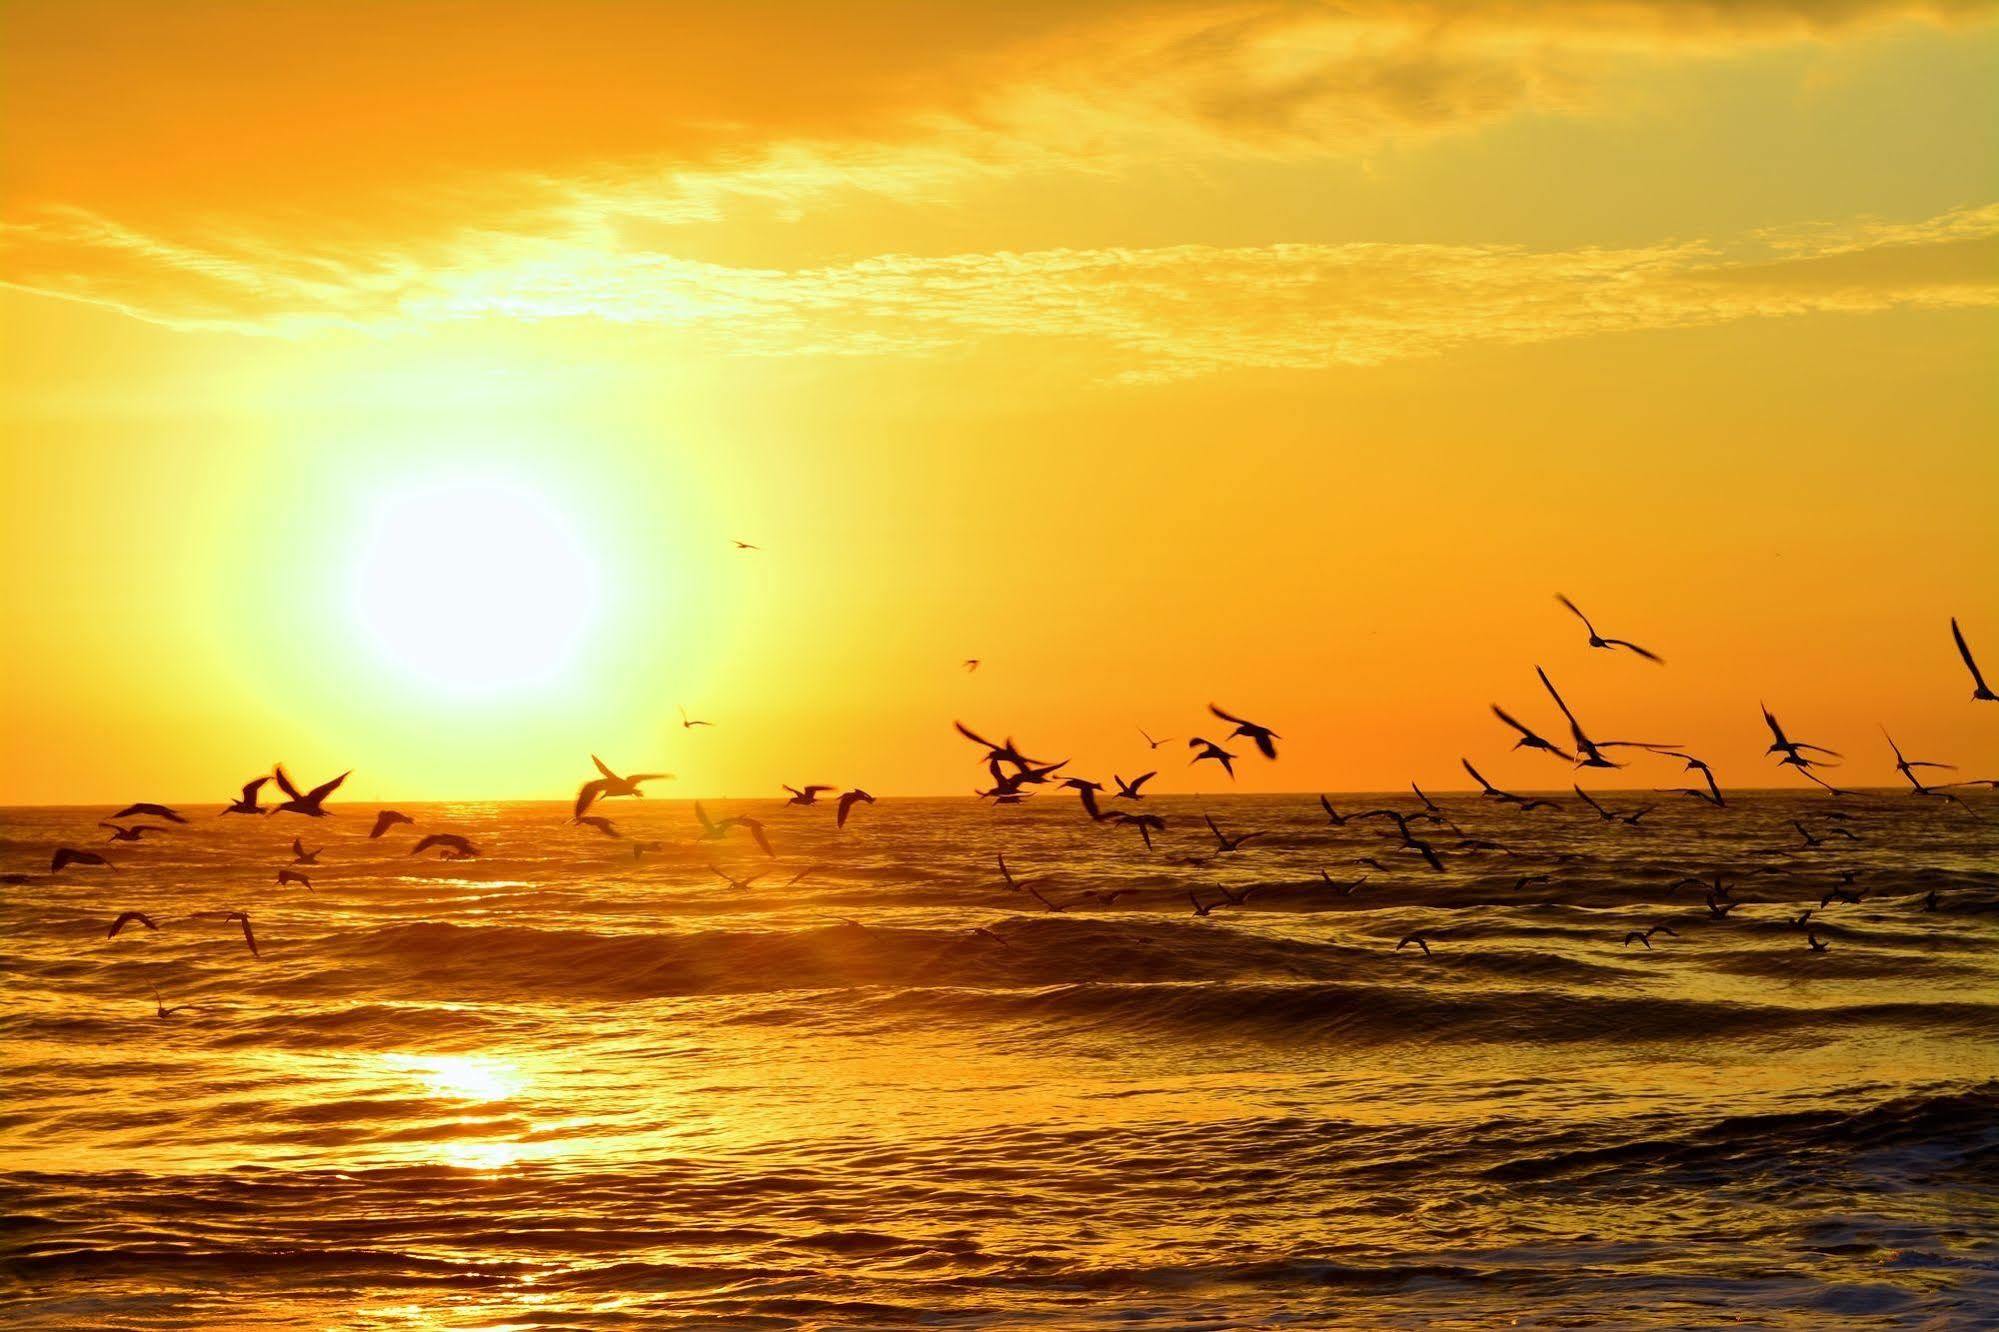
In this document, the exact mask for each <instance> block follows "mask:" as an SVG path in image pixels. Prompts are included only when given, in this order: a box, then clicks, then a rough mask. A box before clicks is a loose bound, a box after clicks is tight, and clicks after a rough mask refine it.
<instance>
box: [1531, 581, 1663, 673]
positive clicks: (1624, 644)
mask: <svg viewBox="0 0 1999 1332" xmlns="http://www.w3.org/2000/svg"><path fill="white" fill-rule="evenodd" d="M1555 600H1557V601H1559V602H1561V603H1562V604H1563V605H1564V606H1567V607H1568V608H1569V611H1570V612H1571V613H1572V614H1573V615H1574V616H1575V617H1576V618H1577V619H1578V620H1581V621H1582V622H1583V628H1585V629H1587V630H1589V645H1590V646H1591V647H1593V648H1629V649H1631V650H1632V651H1633V652H1636V653H1637V654H1638V655H1639V656H1641V657H1643V658H1645V660H1647V661H1651V662H1657V663H1658V664H1659V665H1661V666H1663V665H1665V664H1666V663H1665V661H1664V660H1663V659H1661V658H1660V657H1659V656H1658V654H1657V653H1652V652H1647V651H1646V650H1645V649H1644V648H1642V647H1639V646H1638V645H1637V644H1636V643H1633V642H1630V641H1629V640H1627V639H1622V638H1605V637H1604V636H1603V635H1602V634H1599V633H1598V632H1597V631H1596V626H1595V625H1593V624H1591V623H1590V622H1589V616H1587V615H1585V614H1583V613H1582V609H1581V608H1580V607H1579V606H1577V605H1576V603H1575V602H1573V601H1570V600H1569V599H1568V598H1567V597H1565V596H1563V595H1562V594H1561V593H1559V592H1557V593H1556V594H1555Z"/></svg>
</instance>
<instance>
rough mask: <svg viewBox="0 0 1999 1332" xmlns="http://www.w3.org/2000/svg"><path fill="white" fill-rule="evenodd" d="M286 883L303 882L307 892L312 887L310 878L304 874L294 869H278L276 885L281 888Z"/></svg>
mask: <svg viewBox="0 0 1999 1332" xmlns="http://www.w3.org/2000/svg"><path fill="white" fill-rule="evenodd" d="M288 883H297V884H303V885H304V886H305V888H306V890H307V891H308V892H309V891H311V889H312V880H311V879H308V878H306V877H305V875H303V874H300V873H299V872H298V871H297V870H294V869H281V870H279V871H278V887H280V888H282V887H284V886H285V885H286V884H288Z"/></svg>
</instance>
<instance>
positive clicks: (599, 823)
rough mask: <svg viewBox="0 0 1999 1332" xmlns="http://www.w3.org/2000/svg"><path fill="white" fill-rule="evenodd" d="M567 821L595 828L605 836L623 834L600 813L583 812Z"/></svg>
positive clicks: (619, 835) (620, 835)
mask: <svg viewBox="0 0 1999 1332" xmlns="http://www.w3.org/2000/svg"><path fill="white" fill-rule="evenodd" d="M569 821H570V822H571V823H575V824H580V825H581V826H583V827H585V828H595V829H596V830H597V831H598V832H599V833H601V834H603V835H604V836H606V837H623V836H624V834H623V833H621V832H619V831H618V825H617V824H615V823H613V822H611V821H610V820H609V819H607V818H605V817H604V816H603V815H602V814H583V815H580V816H578V817H576V818H573V819H571V820H569Z"/></svg>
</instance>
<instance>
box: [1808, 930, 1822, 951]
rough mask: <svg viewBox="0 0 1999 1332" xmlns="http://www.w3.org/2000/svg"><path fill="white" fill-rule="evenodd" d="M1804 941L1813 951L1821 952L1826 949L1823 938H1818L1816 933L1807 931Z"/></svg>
mask: <svg viewBox="0 0 1999 1332" xmlns="http://www.w3.org/2000/svg"><path fill="white" fill-rule="evenodd" d="M1805 943H1806V944H1807V945H1809V946H1810V948H1811V950H1812V951H1813V952H1814V953H1823V952H1824V951H1825V950H1826V946H1827V945H1826V942H1825V941H1824V940H1823V939H1821V938H1819V937H1818V935H1816V934H1811V933H1807V934H1806V935H1805Z"/></svg>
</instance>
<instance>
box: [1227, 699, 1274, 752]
mask: <svg viewBox="0 0 1999 1332" xmlns="http://www.w3.org/2000/svg"><path fill="white" fill-rule="evenodd" d="M1208 711H1209V712H1212V713H1214V714H1215V716H1217V717H1219V718H1221V719H1222V720H1223V721H1225V722H1230V723H1232V724H1233V725H1234V726H1235V729H1234V730H1233V731H1230V732H1229V734H1230V735H1232V736H1235V735H1239V736H1242V737H1243V738H1244V739H1246V740H1249V741H1250V742H1252V743H1253V744H1255V746H1256V749H1257V752H1258V753H1259V754H1262V755H1263V756H1264V757H1265V758H1267V759H1274V758H1276V757H1277V745H1276V744H1275V742H1276V741H1278V740H1282V739H1283V738H1284V737H1283V736H1281V735H1279V734H1277V732H1275V731H1273V730H1271V729H1270V728H1269V727H1268V726H1258V725H1257V724H1256V723H1255V722H1253V721H1245V720H1244V719H1243V718H1241V717H1238V716H1236V715H1235V714H1234V713H1233V712H1224V711H1223V710H1222V709H1220V708H1218V707H1216V706H1215V705H1214V704H1213V703H1210V704H1208Z"/></svg>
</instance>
